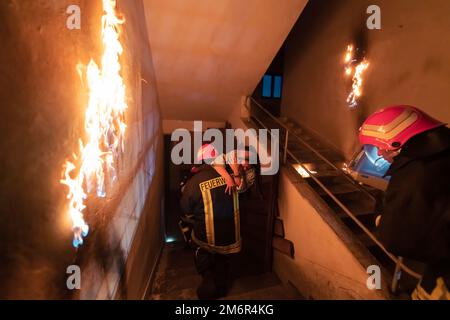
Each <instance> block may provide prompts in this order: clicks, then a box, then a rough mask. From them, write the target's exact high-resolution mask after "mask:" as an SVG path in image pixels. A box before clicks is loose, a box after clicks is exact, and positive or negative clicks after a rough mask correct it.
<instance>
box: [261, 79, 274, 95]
mask: <svg viewBox="0 0 450 320" xmlns="http://www.w3.org/2000/svg"><path fill="white" fill-rule="evenodd" d="M262 86H263V89H262V96H263V97H265V98H270V97H272V76H271V75H265V76H264V77H263V83H262Z"/></svg>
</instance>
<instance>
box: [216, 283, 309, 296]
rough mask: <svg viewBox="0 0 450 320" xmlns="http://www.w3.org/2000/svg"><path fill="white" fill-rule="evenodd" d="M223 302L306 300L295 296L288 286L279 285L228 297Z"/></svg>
mask: <svg viewBox="0 0 450 320" xmlns="http://www.w3.org/2000/svg"><path fill="white" fill-rule="evenodd" d="M223 300H304V298H303V297H302V296H301V295H297V294H294V293H293V291H292V289H290V288H288V287H287V286H286V285H283V284H278V285H275V286H271V287H267V288H262V289H258V290H253V291H249V292H246V293H241V294H234V295H228V296H226V297H225V298H223Z"/></svg>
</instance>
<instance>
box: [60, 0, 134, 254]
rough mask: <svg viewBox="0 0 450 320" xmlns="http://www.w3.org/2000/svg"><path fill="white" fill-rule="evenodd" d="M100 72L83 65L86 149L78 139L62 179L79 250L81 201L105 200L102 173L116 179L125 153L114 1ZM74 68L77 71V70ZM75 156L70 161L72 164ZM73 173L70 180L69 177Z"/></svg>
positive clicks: (108, 0) (109, 4)
mask: <svg viewBox="0 0 450 320" xmlns="http://www.w3.org/2000/svg"><path fill="white" fill-rule="evenodd" d="M103 11H104V14H103V17H102V42H103V47H104V51H103V56H102V60H101V66H102V69H101V70H100V68H99V67H98V66H97V64H96V63H95V62H94V60H93V59H91V61H90V62H89V64H88V65H87V70H86V78H87V84H88V88H89V101H88V105H87V108H86V112H85V134H86V137H87V141H86V144H83V142H82V140H81V139H80V147H79V148H80V157H79V158H80V167H79V169H78V171H76V165H75V164H73V163H72V162H70V161H66V164H65V174H64V179H61V183H62V184H64V185H67V186H68V187H69V192H68V194H67V198H68V199H69V210H68V214H69V215H70V217H71V219H72V224H73V232H74V240H73V245H74V246H75V247H78V246H79V245H81V244H82V243H83V237H85V236H86V235H87V233H88V230H89V228H88V225H87V224H86V222H85V221H84V218H83V210H84V209H85V208H86V205H85V203H84V201H85V200H86V198H87V195H88V194H89V193H91V191H93V190H94V189H95V190H96V193H97V196H98V197H105V196H106V191H105V190H106V188H105V174H107V175H106V177H108V179H109V181H111V182H113V181H114V180H115V179H116V170H115V167H116V164H115V162H116V159H117V157H118V155H119V153H120V152H123V151H124V140H125V131H126V127H127V126H126V124H125V111H126V109H127V103H126V97H125V85H124V82H123V79H122V77H121V76H120V70H121V66H120V62H119V57H120V56H121V55H122V52H123V48H122V45H121V43H120V41H119V28H120V25H122V24H123V23H124V22H125V21H124V20H122V19H120V18H118V17H117V15H116V1H115V0H103ZM78 69H79V68H78ZM77 158H78V157H77V156H75V159H77ZM74 174H76V176H75V178H72V175H74Z"/></svg>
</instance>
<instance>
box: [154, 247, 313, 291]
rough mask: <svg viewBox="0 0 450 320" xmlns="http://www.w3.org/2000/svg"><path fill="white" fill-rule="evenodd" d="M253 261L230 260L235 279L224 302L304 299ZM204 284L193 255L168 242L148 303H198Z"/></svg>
mask: <svg viewBox="0 0 450 320" xmlns="http://www.w3.org/2000/svg"><path fill="white" fill-rule="evenodd" d="M253 270H254V268H253V266H252V263H251V261H247V260H246V259H245V257H244V256H242V255H236V256H234V257H233V259H232V261H231V274H232V278H233V279H234V280H233V282H232V285H231V287H230V289H229V292H228V295H227V296H226V297H225V298H222V299H224V300H301V299H304V298H303V296H302V295H301V294H300V293H299V292H298V291H297V290H296V288H294V287H293V286H292V285H291V284H284V283H281V281H280V280H279V279H278V277H277V276H276V275H275V274H274V273H271V272H266V273H260V274H258V273H256V274H255V272H253ZM200 282H201V276H200V275H198V274H197V271H196V269H195V265H194V254H193V251H192V249H191V248H189V247H187V246H186V245H185V243H181V242H174V243H166V244H165V246H164V248H163V251H162V255H161V258H160V260H159V264H158V267H157V270H156V273H155V276H154V278H153V285H152V287H151V289H150V290H149V292H148V293H147V296H146V299H148V300H195V299H197V294H196V289H197V287H198V285H199V284H200Z"/></svg>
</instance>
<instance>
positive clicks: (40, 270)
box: [0, 0, 163, 299]
mask: <svg viewBox="0 0 450 320" xmlns="http://www.w3.org/2000/svg"><path fill="white" fill-rule="evenodd" d="M71 4H78V5H79V6H80V7H81V17H82V25H81V30H73V31H70V30H68V29H67V28H66V19H67V17H68V15H67V14H66V13H65V12H66V8H67V7H68V6H69V5H71ZM118 6H119V10H120V11H121V12H122V13H123V14H124V17H125V19H126V20H127V22H126V23H125V25H124V29H123V33H122V36H121V41H122V43H123V45H124V54H123V56H122V58H121V63H122V66H123V70H122V75H123V77H124V81H125V84H126V87H127V90H126V95H127V102H128V106H129V109H128V111H127V114H126V123H127V125H128V128H127V134H126V135H127V138H126V142H125V153H124V154H123V156H122V157H121V159H120V161H119V172H118V182H117V183H116V184H115V185H114V187H113V188H112V189H111V190H110V192H109V193H108V195H107V197H106V199H96V197H91V196H90V197H89V199H88V201H87V203H88V208H87V209H86V210H85V215H86V219H87V220H88V222H89V223H90V227H91V230H90V234H89V235H88V237H87V238H86V242H85V244H84V245H83V246H82V247H81V248H80V249H78V251H77V250H75V249H74V248H73V247H72V243H71V242H72V231H71V225H70V221H69V219H68V217H67V215H66V208H67V200H66V199H65V196H66V193H67V189H66V187H65V186H63V185H62V184H60V183H59V180H60V178H61V172H62V165H63V164H64V162H65V160H66V159H68V158H70V157H71V155H72V153H73V152H74V151H77V150H78V138H79V137H80V136H82V134H83V131H84V127H83V121H84V110H85V106H86V103H87V88H86V86H85V85H83V84H82V82H81V81H80V78H79V76H78V73H77V69H76V66H77V64H78V63H80V62H81V63H82V64H87V63H88V62H89V59H90V58H91V57H94V58H95V59H96V61H97V62H98V61H99V58H100V56H101V53H102V46H101V44H102V43H101V38H100V28H101V16H102V9H101V1H100V0H95V1H94V0H79V1H69V0H58V1H34V0H23V1H13V0H6V1H2V2H1V3H0V40H1V43H2V45H3V50H1V52H0V60H1V61H2V63H1V64H0V104H1V106H0V112H1V115H0V127H1V132H2V139H0V150H1V153H2V156H1V157H0V158H1V160H0V161H1V168H2V170H1V173H0V175H1V179H0V203H1V206H0V208H1V213H0V239H1V240H0V256H1V263H2V266H1V268H0V282H1V284H2V285H1V286H0V298H27V299H48V298H50V299H58V298H82V299H83V298H87V299H94V298H112V297H113V296H114V295H116V297H123V298H140V297H141V296H142V295H143V293H144V291H145V286H146V284H147V282H148V277H149V275H150V272H151V268H152V264H153V263H154V262H155V260H156V258H157V256H158V254H159V249H160V246H161V244H162V234H161V211H162V208H161V202H162V197H163V194H162V139H161V138H162V129H161V120H160V111H159V102H158V96H157V92H156V86H155V83H156V81H155V74H154V69H153V64H152V58H151V51H150V47H149V44H148V35H147V33H146V30H147V29H146V21H145V16H144V11H143V4H142V1H140V0H133V1H118ZM142 79H144V80H145V81H142ZM71 264H78V265H79V266H80V267H81V271H82V278H81V286H82V288H81V290H79V291H69V290H67V288H66V278H67V276H68V275H67V274H66V268H67V266H69V265H71ZM120 279H122V281H121V285H119V280H120Z"/></svg>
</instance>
